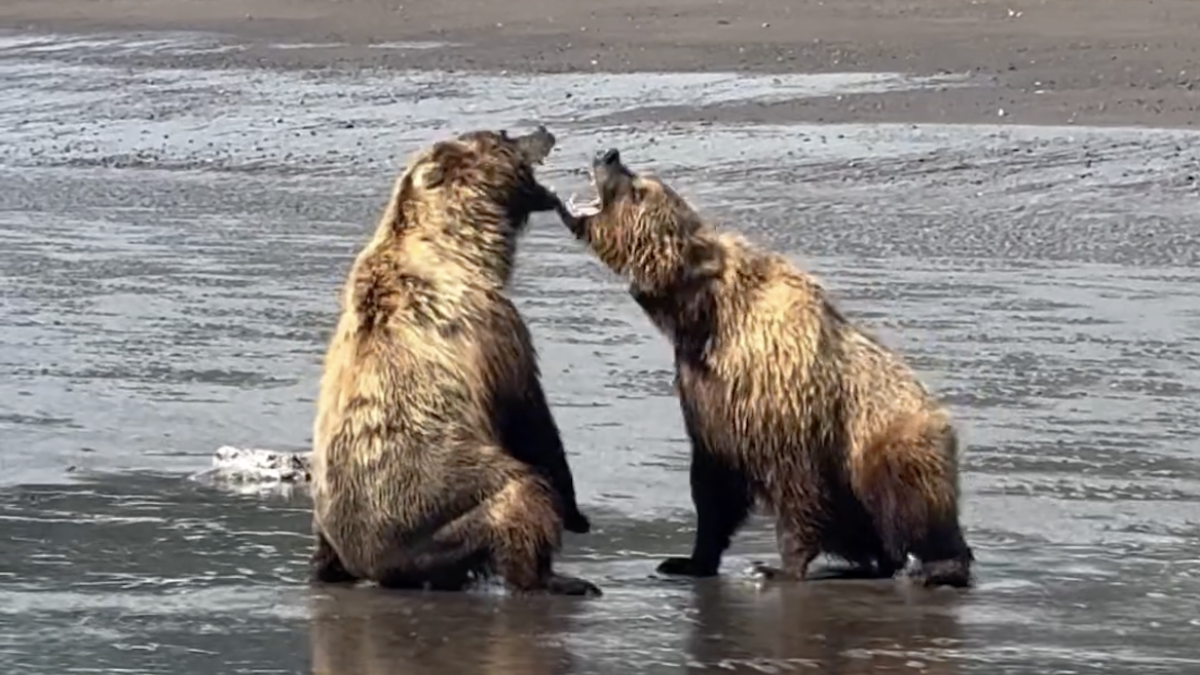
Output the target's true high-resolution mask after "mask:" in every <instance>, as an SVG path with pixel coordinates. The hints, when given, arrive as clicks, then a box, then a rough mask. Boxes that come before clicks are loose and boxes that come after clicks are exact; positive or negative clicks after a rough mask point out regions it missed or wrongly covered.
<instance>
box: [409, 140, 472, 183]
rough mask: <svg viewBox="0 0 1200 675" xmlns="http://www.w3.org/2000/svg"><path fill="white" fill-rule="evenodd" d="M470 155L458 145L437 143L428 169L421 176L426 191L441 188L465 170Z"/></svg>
mask: <svg viewBox="0 0 1200 675" xmlns="http://www.w3.org/2000/svg"><path fill="white" fill-rule="evenodd" d="M470 157H471V153H470V152H469V151H468V150H467V149H466V148H464V147H462V146H461V145H459V144H458V143H439V144H438V146H437V147H436V148H434V149H433V153H432V154H431V156H430V157H429V165H430V166H429V168H428V169H426V170H425V173H424V175H423V176H422V181H421V182H422V184H423V185H424V187H425V188H426V189H433V188H436V187H441V186H442V185H444V184H446V183H448V182H451V181H453V180H454V179H455V178H456V177H458V175H459V174H461V173H462V172H463V171H465V170H466V169H467V166H468V165H469V163H470Z"/></svg>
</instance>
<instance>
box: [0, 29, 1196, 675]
mask: <svg viewBox="0 0 1200 675" xmlns="http://www.w3.org/2000/svg"><path fill="white" fill-rule="evenodd" d="M214 45H215V43H213V41H212V40H210V39H209V38H203V37H201V38H191V37H187V38H184V37H180V36H167V37H166V38H162V39H159V38H154V39H141V40H140V41H131V40H122V39H116V38H112V39H110V38H88V39H87V40H86V41H78V42H70V41H69V40H66V39H64V38H53V39H50V40H44V41H42V42H35V41H33V40H31V39H30V38H28V37H24V36H8V37H7V38H4V39H3V40H0V128H4V129H6V130H9V131H6V132H5V136H4V140H5V143H4V144H3V145H2V146H0V184H2V185H3V189H2V190H0V288H2V292H0V297H2V298H3V305H2V306H0V469H2V471H0V485H2V487H0V539H2V540H3V542H2V544H0V670H3V671H5V672H8V671H12V672H20V673H45V674H54V675H58V674H60V673H100V672H106V673H107V672H121V673H180V674H183V673H187V674H192V673H321V674H322V675H324V674H337V675H357V674H360V673H393V672H404V673H410V672H411V673H426V672H427V673H430V674H431V675H444V674H445V673H451V672H453V673H506V674H507V673H513V674H524V673H531V674H541V673H556V674H557V673H562V674H568V673H570V674H583V673H613V674H617V673H620V674H624V673H635V672H644V673H673V672H680V671H681V670H684V669H689V670H695V671H700V670H715V671H718V672H721V671H733V672H770V673H787V672H830V673H833V672H840V673H889V672H897V673H898V672H905V673H920V672H935V673H958V672H980V673H996V672H1008V673H1039V674H1041V673H1050V672H1058V673H1091V672H1139V673H1151V672H1163V673H1167V672H1189V671H1191V670H1193V669H1196V668H1197V667H1200V647H1197V644H1196V639H1195V636H1196V635H1197V634H1198V631H1200V618H1197V617H1200V441H1198V440H1197V439H1198V437H1200V395H1198V394H1200V271H1198V267H1197V265H1198V264H1200V223H1198V222H1197V213H1200V211H1197V209H1196V200H1197V196H1198V195H1197V184H1198V183H1200V163H1198V162H1200V150H1198V148H1200V146H1198V145H1197V140H1198V137H1197V136H1196V135H1189V134H1186V133H1184V132H1174V131H1157V130H1137V131H1135V130H1122V129H1106V130H1095V129H1081V128H1057V129H1052V128H1006V127H990V128H985V127H939V126H910V125H896V126H886V125H884V126H879V125H876V126H792V127H786V128H770V127H731V126H726V125H722V124H719V123H718V124H711V125H706V126H703V127H693V126H684V125H679V124H669V123H656V124H653V125H650V124H639V123H637V119H638V113H637V110H638V108H639V107H642V106H662V105H678V104H680V103H681V102H682V103H686V102H688V101H706V102H713V101H737V100H741V99H746V98H750V99H754V98H764V99H765V98H770V97H778V96H801V95H811V94H828V93H831V92H835V93H836V92H840V91H846V92H850V91H860V90H880V89H887V88H898V87H904V86H914V87H915V86H928V85H929V83H923V82H906V81H904V80H903V79H902V78H899V77H891V76H879V77H863V76H846V77H838V76H833V77H830V76H825V77H822V78H811V79H810V78H800V77H798V78H778V77H764V78H755V79H746V80H738V79H735V78H732V77H731V76H723V75H690V76H686V77H675V76H667V75H662V76H655V75H638V76H607V77H605V78H603V79H595V78H588V77H584V76H553V77H550V76H546V77H534V76H520V77H517V76H514V77H512V78H503V77H490V78H465V77H462V76H458V75H445V74H437V73H387V72H375V73H353V72H340V71H336V70H331V71H330V72H321V73H316V72H314V73H311V74H298V73H275V72H268V71H240V72H239V71H213V70H188V69H186V68H183V67H171V68H166V67H163V68H160V69H157V70H148V69H146V68H144V67H141V66H139V65H136V63H133V62H130V61H123V59H134V58H135V57H136V62H137V63H142V62H144V61H146V60H147V57H146V54H148V53H158V54H163V55H164V56H163V59H164V62H170V63H178V62H181V61H186V58H185V56H186V54H187V53H188V50H193V51H194V50H197V49H209V48H213V47H214ZM216 46H219V45H216ZM225 48H229V47H228V46H226V47H225ZM532 120H539V121H544V122H546V123H547V124H549V125H550V126H551V127H552V129H553V130H554V131H555V132H556V133H558V134H559V136H560V138H561V140H562V144H561V146H560V149H559V150H558V151H556V154H555V156H554V157H553V158H552V160H551V162H550V166H548V167H547V170H546V171H544V172H543V174H542V175H543V178H544V179H545V180H546V181H547V182H549V183H551V184H554V185H556V186H558V187H559V189H560V190H562V191H564V192H566V191H570V190H572V189H580V188H582V186H583V183H584V179H583V176H582V172H581V169H582V167H583V166H584V165H585V162H586V160H587V158H588V157H590V155H591V153H592V152H593V151H594V150H595V149H597V148H598V147H601V146H603V145H619V146H620V147H622V148H623V150H624V151H625V155H626V158H627V161H629V162H630V163H631V164H634V165H637V166H641V167H652V168H656V169H658V170H659V171H660V172H662V173H663V174H664V175H666V176H667V177H669V178H670V179H672V180H673V181H674V182H675V184H676V185H677V186H679V187H680V189H681V190H682V191H683V192H684V193H685V194H686V195H688V196H690V197H692V198H693V199H695V201H696V202H697V203H698V204H700V205H701V206H702V207H703V208H704V209H705V210H706V211H707V212H709V213H710V214H712V215H713V216H714V217H715V218H719V219H721V220H722V221H724V222H727V223H729V224H730V225H732V226H735V227H737V228H738V229H740V230H742V231H744V232H745V233H747V234H748V235H750V236H751V237H753V238H754V239H756V240H758V241H760V242H762V243H764V244H766V245H769V246H771V247H774V248H777V249H779V250H782V251H785V252H787V253H788V254H790V255H792V256H793V257H794V259H796V260H797V261H798V262H799V263H801V264H803V265H805V266H807V267H808V268H810V269H812V270H814V271H815V272H816V273H818V274H819V275H821V276H822V277H823V278H824V279H825V280H826V282H827V284H828V285H829V286H830V287H831V288H832V289H833V290H834V292H835V293H836V294H837V295H838V296H839V297H840V298H841V299H842V302H843V304H844V305H845V307H846V308H847V309H848V310H849V311H850V312H852V313H853V314H854V315H855V316H857V317H859V318H860V319H861V320H862V321H863V322H864V323H866V324H867V325H869V326H871V327H873V328H875V329H876V330H877V331H878V332H879V333H881V334H882V336H883V337H884V339H885V340H886V341H888V342H889V343H890V344H892V345H894V346H896V347H898V348H900V349H902V350H903V351H905V353H907V354H909V355H910V357H911V359H912V360H913V362H914V363H915V364H916V365H917V367H918V368H919V369H920V370H921V372H922V373H924V374H925V375H926V377H927V379H928V380H929V381H930V383H931V384H932V385H934V386H935V387H936V388H937V389H938V390H939V391H940V392H941V393H943V394H944V395H945V397H946V398H947V400H948V401H949V402H950V403H951V405H952V406H953V409H954V410H955V412H956V413H957V415H958V416H959V417H960V419H961V420H962V421H963V425H964V435H965V437H966V442H967V444H968V450H967V455H966V458H965V474H964V478H963V483H964V490H965V493H966V494H965V516H964V517H965V521H966V524H967V528H968V537H969V538H970V540H971V542H972V544H973V545H974V546H975V551H976V555H977V557H978V558H979V565H978V574H979V579H980V583H979V586H978V587H977V588H976V589H974V590H973V591H970V592H967V593H961V594H960V593H954V592H949V591H939V592H936V593H930V592H925V591H922V590H919V589H913V588H909V587H907V586H906V585H905V584H903V583H899V582H890V581H889V582H861V581H859V582H850V581H825V582H814V583H811V584H807V585H794V586H777V587H765V588H761V589H760V588H757V587H756V586H755V585H754V584H753V583H752V582H751V580H750V579H748V578H747V577H745V575H744V574H743V573H742V570H743V568H744V567H745V565H746V563H748V562H749V561H750V560H752V559H755V558H759V557H763V556H773V555H774V553H773V551H772V545H771V542H770V536H769V534H768V532H767V529H766V528H765V527H764V523H762V522H756V523H755V524H754V525H753V526H752V527H751V528H748V529H747V530H746V531H745V532H744V533H743V534H742V535H741V537H740V538H739V540H738V542H737V544H736V546H735V550H734V551H733V552H731V555H730V556H729V557H728V558H727V563H726V566H725V572H726V574H725V576H724V577H723V578H721V579H718V580H708V581H704V582H698V583H691V582H680V581H672V580H666V579H656V578H653V576H652V574H651V572H652V570H653V568H654V565H655V564H656V562H657V559H658V558H660V557H661V556H663V555H665V554H668V553H680V552H683V551H685V550H686V549H687V547H688V544H689V542H690V532H689V528H690V526H691V512H690V504H689V498H688V490H687V482H686V481H687V479H686V462H687V447H686V444H685V441H684V434H683V430H682V425H681V423H680V420H679V415H678V410H677V407H676V405H675V403H674V402H673V400H672V399H671V397H670V391H669V388H670V371H669V369H670V362H669V359H668V350H667V347H666V345H665V344H664V343H663V342H662V341H661V339H660V338H659V337H658V336H657V335H656V334H655V333H654V332H653V331H652V330H651V329H650V327H649V325H648V323H647V321H646V320H645V319H644V318H643V317H642V316H641V315H640V314H639V312H638V310H637V309H636V308H635V307H634V305H633V303H632V302H631V301H630V300H629V299H628V297H627V296H626V294H625V292H624V290H623V286H622V285H621V284H620V283H619V282H617V281H616V280H615V279H614V278H612V277H611V276H610V275H609V274H607V273H606V272H604V271H603V270H601V269H600V267H599V266H598V265H597V264H596V263H595V262H593V261H592V260H591V259H590V258H589V257H588V256H587V255H586V254H585V253H584V252H582V251H581V250H580V249H579V247H578V246H577V245H576V244H575V243H574V242H572V241H570V240H569V239H568V238H567V237H566V236H565V233H564V232H563V231H562V230H561V227H560V226H559V225H557V224H556V223H555V222H553V221H552V220H548V219H542V220H536V221H535V222H534V225H533V227H532V230H531V232H530V234H529V236H528V238H527V240H526V243H525V245H524V248H523V252H522V263H521V264H522V268H521V270H520V273H519V276H518V279H517V281H516V287H515V289H514V293H515V295H516V296H517V298H518V303H519V305H520V306H521V308H522V310H523V311H524V312H525V315H526V317H527V319H528V321H529V322H530V324H531V326H532V329H533V332H534V334H535V337H536V339H537V341H538V345H539V348H540V351H541V356H542V362H543V369H544V372H545V386H546V388H547V390H548V393H549V395H550V397H551V399H552V402H553V404H554V406H555V412H556V415H557V417H558V420H559V425H560V426H561V427H562V429H563V434H564V437H565V440H566V443H567V445H568V448H569V450H570V452H571V461H572V464H573V466H574V469H575V473H576V482H577V484H578V487H579V492H580V498H581V502H582V503H583V504H584V506H585V508H586V509H587V510H588V511H589V512H591V513H592V515H593V523H594V531H593V533H592V534H590V535H588V536H585V537H573V538H570V539H569V540H568V547H567V551H566V554H565V556H564V562H563V567H564V568H565V569H567V570H569V571H572V572H575V573H578V574H581V575H584V576H587V577H589V578H591V579H593V580H595V581H596V582H597V583H599V584H600V585H602V586H603V587H604V589H605V591H606V595H605V597H604V598H602V599H599V600H594V601H573V600H568V599H561V598H560V599H550V598H513V597H507V596H506V595H505V594H503V593H500V592H495V593H493V592H476V593H473V594H467V595H447V594H400V593H387V592H382V591H379V590H376V589H371V588H359V589H353V590H342V591H336V592H330V591H323V590H322V591H314V590H310V589H309V588H308V587H306V586H305V585H304V584H303V583H302V581H301V576H302V568H303V563H304V556H305V554H306V552H307V546H308V541H307V538H306V536H305V532H306V529H307V508H308V503H307V498H306V497H305V495H304V494H303V493H297V494H292V495H240V494H234V493H232V492H231V491H224V490H219V489H214V488H212V487H207V486H203V485H199V484H197V483H195V482H191V481H188V480H186V476H187V474H189V473H191V472H194V471H196V470H199V469H202V468H205V467H206V466H207V463H208V458H209V455H210V453H211V452H212V451H213V450H214V449H215V448H216V447H217V446H220V445H223V444H235V445H256V446H264V447H273V448H278V449H289V448H303V447H304V446H305V445H306V443H307V439H308V429H309V424H310V416H311V412H312V401H313V395H314V392H315V390H316V381H317V377H318V359H319V355H320V352H321V350H322V348H323V341H324V338H325V335H326V334H327V332H328V331H329V330H330V329H331V327H332V322H333V319H334V314H333V313H334V309H335V297H334V294H335V292H336V288H337V286H338V284H339V282H340V280H341V277H342V275H343V274H344V272H345V270H346V268H347V266H348V265H349V263H350V260H351V258H352V256H353V254H354V252H355V250H356V249H357V247H358V246H359V245H360V244H361V243H362V242H363V241H364V240H365V238H366V236H367V234H368V232H369V231H370V229H371V228H372V227H373V223H374V220H375V218H376V217H377V215H378V211H379V209H380V207H381V204H382V200H383V199H384V197H385V195H386V193H387V191H388V189H389V187H390V183H391V180H392V178H393V175H394V171H395V168H396V166H397V165H398V164H399V163H400V162H402V161H403V156H404V155H405V154H406V153H407V152H409V151H410V150H412V149H413V148H414V147H416V146H417V145H420V144H423V143H425V142H427V141H428V140H429V139H430V138H432V137H434V136H436V135H438V134H443V133H448V131H449V130H450V129H451V128H453V129H464V128H469V127H476V126H496V125H514V126H515V125H517V124H521V123H525V122H528V121H532Z"/></svg>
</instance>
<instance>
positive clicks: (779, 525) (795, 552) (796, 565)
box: [751, 514, 821, 581]
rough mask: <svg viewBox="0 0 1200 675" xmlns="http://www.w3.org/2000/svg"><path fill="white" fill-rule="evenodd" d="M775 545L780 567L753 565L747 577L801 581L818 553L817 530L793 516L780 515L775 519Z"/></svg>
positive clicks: (819, 545)
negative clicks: (777, 550) (777, 549)
mask: <svg viewBox="0 0 1200 675" xmlns="http://www.w3.org/2000/svg"><path fill="white" fill-rule="evenodd" d="M775 543H776V545H777V546H778V548H779V557H780V558H781V559H782V563H783V565H782V567H771V566H770V565H766V564H764V563H760V562H756V563H754V564H753V565H752V566H751V574H753V575H754V576H757V577H760V578H763V579H766V580H768V581H804V580H805V579H806V578H807V577H808V566H809V565H811V564H812V561H813V560H815V559H816V557H817V555H818V554H820V552H821V534H820V531H819V530H818V529H817V527H816V526H815V525H814V524H813V523H810V522H806V521H805V520H804V519H803V518H799V517H797V515H796V514H780V515H778V516H777V518H776V520H775Z"/></svg>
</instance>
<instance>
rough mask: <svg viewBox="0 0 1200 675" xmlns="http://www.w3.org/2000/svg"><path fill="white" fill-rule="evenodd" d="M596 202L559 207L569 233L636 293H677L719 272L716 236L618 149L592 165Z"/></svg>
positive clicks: (600, 156) (671, 192) (601, 155)
mask: <svg viewBox="0 0 1200 675" xmlns="http://www.w3.org/2000/svg"><path fill="white" fill-rule="evenodd" d="M591 173H592V186H593V187H594V188H595V190H596V196H595V198H594V199H593V200H592V201H591V202H590V203H588V204H583V205H577V204H575V203H574V200H571V201H570V203H568V204H565V205H562V206H560V207H558V213H559V216H560V217H561V218H562V220H563V223H564V224H565V225H566V226H567V228H568V229H570V230H571V232H572V233H573V234H574V235H575V236H576V237H577V238H579V239H581V240H583V241H584V242H586V243H587V245H588V247H589V248H591V250H592V251H593V252H594V253H595V254H596V256H597V257H598V258H600V260H601V261H602V262H603V263H604V264H605V265H607V266H608V267H609V268H610V269H611V270H613V271H614V272H616V273H617V274H620V275H622V276H624V277H627V278H628V279H629V281H630V282H632V284H633V286H634V290H635V292H640V293H644V294H665V293H678V292H680V291H683V290H686V288H687V286H688V285H689V284H693V283H695V282H702V281H705V280H707V279H709V278H711V277H712V276H713V275H714V274H716V273H717V272H718V271H719V266H720V262H721V251H720V248H719V247H718V246H717V241H716V238H715V233H714V232H713V231H712V230H711V229H710V228H708V227H707V226H706V225H705V223H704V221H703V219H702V218H701V216H700V214H699V213H697V212H696V210H695V209H693V208H692V207H691V205H689V204H688V203H687V201H686V200H685V199H684V198H683V197H681V196H679V194H678V193H676V192H675V191H674V190H673V189H671V187H670V186H669V185H667V184H666V183H664V182H663V181H662V180H660V179H658V178H655V177H653V176H649V175H644V174H638V173H636V172H634V171H632V170H630V169H629V167H627V166H625V164H624V163H622V161H621V154H620V152H619V151H618V150H616V149H610V150H605V151H603V152H601V153H599V154H598V155H597V156H596V158H595V160H594V161H593V162H592V167H591Z"/></svg>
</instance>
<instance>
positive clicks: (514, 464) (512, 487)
mask: <svg viewBox="0 0 1200 675" xmlns="http://www.w3.org/2000/svg"><path fill="white" fill-rule="evenodd" d="M553 145H554V137H553V136H552V135H551V134H549V132H547V131H546V130H545V129H542V128H539V129H538V130H537V131H536V132H534V133H533V134H530V135H528V136H523V137H518V138H510V137H509V136H508V135H507V134H506V133H504V132H500V133H495V132H490V131H478V132H472V133H468V134H464V135H462V136H459V137H458V138H455V139H452V140H447V141H443V142H440V143H437V144H435V145H433V146H432V147H430V148H427V149H425V150H424V151H422V152H420V153H417V154H416V155H415V156H414V157H413V158H412V159H411V160H410V161H409V162H408V167H407V168H406V169H405V171H404V173H403V174H402V175H401V176H400V178H399V179H398V180H397V181H396V185H395V189H394V191H393V194H392V198H391V201H390V203H389V204H388V207H387V210H386V212H385V213H384V216H383V219H382V220H381V221H380V223H379V226H378V228H377V230H376V232H375V235H374V237H373V238H372V239H371V241H370V243H368V244H367V246H366V247H365V248H364V249H363V250H362V252H361V253H359V255H358V257H357V259H356V260H355V262H354V266H353V268H352V269H351V271H350V275H349V279H348V280H347V281H346V285H345V289H344V291H343V295H342V299H341V304H342V313H341V319H340V321H339V322H338V326H337V329H336V333H335V334H334V336H333V338H332V340H331V342H330V345H329V348H328V351H327V353H326V355H325V364H324V372H323V374H322V377H321V393H320V400H319V402H318V411H317V417H316V420H315V422H314V426H313V498H314V519H313V526H314V530H315V535H316V547H315V551H314V552H313V556H312V562H311V564H312V575H313V578H314V580H317V581H325V582H349V581H354V580H358V579H369V580H373V581H376V582H378V583H379V584H381V585H384V586H392V587H422V586H426V587H435V588H445V589H456V588H460V587H462V586H463V585H464V584H466V583H467V581H468V579H469V578H470V577H473V576H478V575H485V574H490V573H496V574H499V575H500V576H502V577H503V578H504V579H505V581H506V582H507V583H508V585H509V587H510V588H513V589H517V590H523V591H532V590H548V591H550V592H554V593H563V594H596V593H599V590H598V589H597V588H596V587H595V586H593V585H592V584H590V583H588V582H586V581H583V580H580V579H573V578H570V577H563V576H559V575H556V574H554V573H553V571H552V569H551V558H552V555H553V554H554V552H555V551H556V550H557V549H558V546H559V542H560V538H561V534H562V529H563V527H564V520H565V525H566V527H567V529H571V530H573V531H575V532H587V531H588V529H589V527H590V526H589V524H588V520H587V518H585V517H584V516H583V515H582V514H581V513H580V512H579V508H578V506H577V505H576V503H575V489H574V484H573V481H572V477H571V471H570V469H569V467H568V465H567V460H566V456H565V454H564V451H563V446H562V441H561V439H560V437H559V433H558V429H557V427H556V426H555V423H554V420H553V418H552V417H551V414H550V409H549V407H548V405H547V403H546V397H545V394H544V393H543V391H542V387H541V384H540V375H539V371H538V366H537V361H536V355H535V353H534V348H533V343H532V341H531V338H530V335H529V331H528V329H527V328H526V326H525V323H524V322H523V321H522V319H521V316H520V315H519V314H518V313H517V310H516V307H515V306H514V305H513V304H512V302H511V301H510V300H509V298H508V297H507V295H506V294H505V286H506V284H507V283H508V280H509V277H510V275H511V273H512V268H513V258H514V255H515V251H516V242H517V238H518V236H519V235H520V233H521V231H522V230H523V229H524V227H525V225H526V223H527V222H528V218H529V215H530V213H532V212H534V211H546V210H550V209H554V208H555V207H556V205H558V204H559V201H558V198H557V197H555V196H554V195H553V193H551V192H549V191H548V190H546V189H545V188H544V187H543V186H542V185H541V184H539V183H538V181H537V179H536V178H535V176H534V170H533V167H534V165H535V164H537V163H540V162H541V161H542V159H544V158H545V156H546V155H547V154H548V153H549V152H550V150H551V148H552V147H553Z"/></svg>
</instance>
